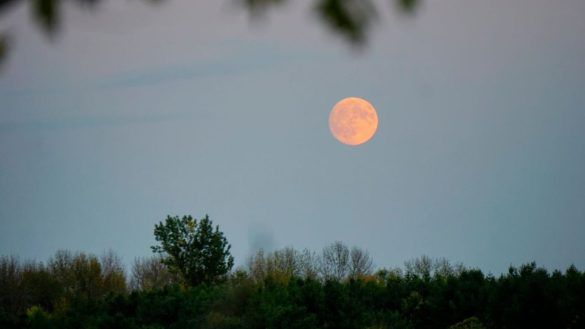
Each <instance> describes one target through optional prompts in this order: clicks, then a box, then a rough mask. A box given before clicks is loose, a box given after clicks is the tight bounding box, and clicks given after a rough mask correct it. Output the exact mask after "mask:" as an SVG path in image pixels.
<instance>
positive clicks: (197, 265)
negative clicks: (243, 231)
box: [151, 215, 234, 286]
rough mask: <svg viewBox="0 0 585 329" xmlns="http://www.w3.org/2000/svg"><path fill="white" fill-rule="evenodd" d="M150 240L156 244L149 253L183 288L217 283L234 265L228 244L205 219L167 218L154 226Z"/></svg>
mask: <svg viewBox="0 0 585 329" xmlns="http://www.w3.org/2000/svg"><path fill="white" fill-rule="evenodd" d="M154 237H155V239H156V241H158V242H159V243H160V244H158V245H154V246H152V247H151V248H152V251H153V252H155V253H158V254H161V255H162V256H163V258H162V262H163V264H165V265H167V266H168V268H169V269H170V270H171V271H173V272H176V273H179V274H180V275H181V277H182V278H183V279H184V281H185V283H187V284H190V285H193V286H195V285H198V284H200V283H213V282H217V281H219V280H221V279H222V277H223V276H224V275H225V274H227V273H228V272H229V271H230V270H231V269H232V266H233V265H234V258H233V257H232V256H231V254H230V248H231V246H230V244H229V243H228V242H227V239H226V238H225V237H224V235H223V233H222V232H221V231H220V230H219V226H215V228H214V227H213V223H212V221H211V220H210V219H209V216H208V215H205V217H203V218H202V219H201V220H199V221H197V219H194V218H193V217H191V216H183V217H182V218H179V217H178V216H175V217H171V216H167V218H166V220H165V221H164V222H159V223H158V224H156V225H155V228H154Z"/></svg>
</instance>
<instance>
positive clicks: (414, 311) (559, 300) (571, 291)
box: [0, 254, 585, 329]
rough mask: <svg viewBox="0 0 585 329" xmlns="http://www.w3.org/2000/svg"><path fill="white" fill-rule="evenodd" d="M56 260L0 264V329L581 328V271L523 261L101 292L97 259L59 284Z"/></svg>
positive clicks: (83, 259) (237, 278) (84, 261)
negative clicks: (497, 267) (494, 271)
mask: <svg viewBox="0 0 585 329" xmlns="http://www.w3.org/2000/svg"><path fill="white" fill-rule="evenodd" d="M80 255H81V256H80ZM60 257H61V258H63V256H60ZM58 260H59V257H56V259H54V260H53V261H52V263H51V264H53V267H51V266H49V267H44V266H42V265H39V264H37V265H35V266H33V265H31V264H24V265H22V264H20V263H19V262H18V261H17V260H16V259H14V258H2V262H1V263H0V327H1V328H7V329H9V328H62V329H68V328H76V329H77V328H112V329H115V328H127V329H133V328H143V329H147V328H148V329H154V328H275V329H276V328H278V329H286V328H311V329H312V328H335V329H344V328H347V329H350V328H476V329H479V328H583V327H584V326H585V321H584V320H585V273H583V272H581V271H579V270H577V269H576V268H574V267H570V268H569V269H567V270H566V271H565V272H560V271H555V272H553V273H549V272H548V271H546V270H545V269H543V268H539V267H537V266H536V265H535V264H534V263H531V264H526V265H523V266H521V267H519V268H514V267H512V268H510V270H509V272H508V273H507V274H505V275H502V276H500V277H498V278H495V277H492V276H485V275H484V274H483V273H482V272H481V271H479V270H476V269H465V268H459V269H457V270H452V271H440V270H433V271H431V272H430V273H427V272H424V271H423V272H417V271H416V270H412V269H411V270H408V269H407V271H406V272H405V273H404V274H402V273H401V271H398V270H394V271H387V270H381V271H379V272H378V273H376V274H375V275H365V276H361V277H359V278H357V279H356V278H351V277H347V278H344V279H342V280H335V279H323V278H310V277H298V276H294V275H293V276H290V277H288V278H287V279H283V278H282V276H272V275H270V274H267V275H265V276H264V277H263V278H262V279H259V278H252V277H251V276H249V275H248V272H246V271H242V270H240V271H236V272H235V273H233V274H231V275H230V277H229V278H228V279H227V280H225V281H223V282H217V283H211V284H205V283H203V284H199V285H197V286H194V287H190V286H184V285H181V284H176V283H174V284H169V285H166V286H163V287H155V288H150V289H146V290H135V291H132V292H127V290H125V289H122V288H123V287H118V288H112V287H108V286H107V283H106V280H103V278H105V277H106V273H105V272H104V271H101V272H100V271H98V270H97V268H103V265H102V263H103V261H102V263H97V264H96V263H95V261H96V258H94V257H92V256H85V255H83V254H78V255H77V256H75V257H72V258H71V259H69V260H68V261H69V262H70V263H71V264H74V266H72V267H71V271H73V273H77V277H75V276H69V275H65V276H64V277H67V278H69V279H68V280H70V281H63V280H64V279H63V278H62V277H59V276H58V275H57V274H56V272H55V269H54V268H55V266H56V265H55V263H56V262H57V261H58ZM66 261H67V259H66ZM423 263H424V262H423ZM75 264H77V265H75ZM84 266H85V267H84ZM84 268H85V269H84ZM92 268H93V269H94V272H95V273H93V274H92V272H91V271H89V270H91V269H92ZM88 277H89V278H95V279H96V280H95V282H94V283H92V284H95V287H94V288H91V289H90V288H89V287H88V286H87V285H85V286H83V285H81V283H83V282H85V283H87V282H89V281H87V280H86V279H87V278H88ZM99 278H102V279H99ZM88 289H90V290H91V291H100V293H92V294H89V293H88V291H89V290H88ZM92 289H93V290H92ZM76 290H78V291H76Z"/></svg>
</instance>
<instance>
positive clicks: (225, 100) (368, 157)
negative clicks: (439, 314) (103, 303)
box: [0, 0, 585, 273]
mask: <svg viewBox="0 0 585 329" xmlns="http://www.w3.org/2000/svg"><path fill="white" fill-rule="evenodd" d="M311 3H312V2H311V1H307V0H304V1H290V2H289V3H288V4H286V5H284V6H283V7H278V8H274V10H271V11H269V12H268V13H267V15H266V16H265V17H263V19H260V20H259V21H251V20H250V17H249V15H248V14H247V13H246V12H244V11H242V10H240V9H239V8H238V7H237V6H235V5H234V4H233V3H232V2H230V1H229V0H223V1H204V2H203V1H196V2H194V1H191V0H170V1H166V2H165V3H162V4H160V5H156V6H152V5H146V4H143V3H142V2H138V1H106V2H105V3H102V4H101V5H100V7H101V8H99V10H96V11H88V10H84V9H83V8H77V7H76V6H67V7H64V9H65V13H64V20H63V23H64V24H63V27H62V30H61V31H60V33H58V34H57V35H56V36H55V38H54V39H53V40H50V39H49V38H47V37H46V36H45V35H44V34H43V32H42V31H40V30H39V29H38V28H37V26H35V25H34V24H33V23H32V22H31V19H30V12H29V8H27V7H26V3H25V4H23V5H19V6H18V7H16V8H14V9H12V10H10V11H9V12H7V13H5V14H4V15H3V16H2V18H1V21H0V31H8V32H9V33H10V34H11V36H12V39H11V40H12V43H11V45H12V47H11V51H10V53H9V55H8V58H7V59H6V60H5V62H4V63H3V65H2V67H0V255H6V254H16V255H19V256H20V257H22V258H36V259H39V260H46V259H47V258H48V257H50V256H51V255H52V254H53V253H54V252H55V251H56V250H58V249H61V248H65V249H71V250H81V251H87V252H94V253H101V252H102V251H104V250H106V249H109V248H112V249H113V250H115V251H117V252H118V254H119V255H121V256H122V258H123V259H124V261H126V262H127V263H129V262H131V261H132V259H133V258H134V257H135V256H145V255H149V254H150V249H149V246H150V245H151V244H152V243H153V242H154V238H153V234H152V231H153V227H154V224H155V223H156V222H158V221H161V220H163V219H164V218H165V217H166V215H167V214H171V215H183V214H192V215H193V216H195V217H197V218H199V217H200V216H202V215H204V214H205V213H207V214H209V215H210V217H211V219H212V220H213V221H214V222H215V223H216V224H219V225H220V227H221V229H222V230H223V231H224V232H225V234H226V236H227V238H228V240H229V241H230V243H231V244H232V252H233V255H234V256H235V258H236V262H237V263H238V264H242V263H244V262H245V258H246V257H247V256H248V255H249V254H250V252H251V251H252V250H254V249H256V248H259V247H263V248H267V249H273V248H280V247H284V246H294V247H295V248H298V249H302V248H310V249H314V250H319V249H320V248H321V247H323V246H324V245H326V244H328V243H330V242H333V241H335V240H341V241H344V242H346V243H347V244H349V245H357V246H360V247H363V248H365V249H368V250H369V251H370V253H371V254H372V255H373V257H374V260H375V263H376V265H377V266H389V267H391V266H400V265H402V263H403V262H404V261H405V260H408V259H410V258H413V257H417V256H420V255H422V254H426V255H429V256H431V257H446V258H447V259H449V260H452V261H455V262H463V263H465V264H466V265H469V266H477V267H479V268H481V269H483V270H485V271H488V272H492V273H499V272H501V271H505V270H506V269H507V267H508V266H509V265H510V264H514V265H519V264H521V263H524V262H528V261H532V260H534V261H536V262H537V263H538V264H540V265H544V266H546V267H548V268H561V269H564V268H566V267H567V266H568V265H570V264H571V263H574V264H575V265H577V266H578V267H579V268H581V269H583V268H585V243H584V242H583V241H585V42H584V41H585V40H584V39H583V36H584V35H585V1H582V0H563V1H551V0H514V1H507V0H490V1H479V0H474V1H469V0H440V1H439V0H427V1H425V2H423V4H422V6H421V7H420V8H419V10H418V11H417V13H416V15H413V16H404V15H399V14H398V13H397V12H396V11H395V10H394V8H393V6H392V5H391V4H390V3H389V2H388V1H381V2H378V3H379V5H380V6H379V9H380V12H379V17H378V21H377V22H376V24H374V26H373V27H372V29H371V33H370V34H369V40H368V42H367V44H366V45H365V47H363V48H362V49H356V48H353V47H351V46H350V45H348V44H347V43H346V42H344V41H343V40H342V39H340V38H339V37H338V36H336V35H334V34H333V33H332V32H331V31H329V30H328V29H326V28H325V27H324V26H323V25H322V22H320V21H319V20H318V19H317V18H316V17H315V15H314V13H313V12H312V11H311ZM348 96H359V97H363V98H366V99H368V100H369V101H370V102H371V103H372V104H373V105H374V106H375V107H376V109H377V111H378V117H379V127H378V132H377V134H376V135H375V136H374V138H373V139H372V140H371V141H370V142H368V143H367V144H364V145H362V146H360V147H348V146H345V145H342V144H340V143H339V142H337V141H336V140H335V139H334V138H333V137H332V136H331V134H330V133H329V129H328V126H327V119H328V115H329V111H330V110H331V107H332V106H333V105H334V104H335V103H336V102H337V101H338V100H340V99H342V98H344V97H348Z"/></svg>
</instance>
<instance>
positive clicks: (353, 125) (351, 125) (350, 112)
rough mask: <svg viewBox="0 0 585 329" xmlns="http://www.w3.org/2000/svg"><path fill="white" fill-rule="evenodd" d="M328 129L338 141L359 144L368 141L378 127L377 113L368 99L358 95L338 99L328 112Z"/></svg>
mask: <svg viewBox="0 0 585 329" xmlns="http://www.w3.org/2000/svg"><path fill="white" fill-rule="evenodd" d="M329 129H330V130H331V133H332V134H333V137H335V138H336V139H337V140H338V141H340V142H341V143H343V144H346V145H352V146H356V145H360V144H363V143H365V142H367V141H369V140H370V139H371V138H372V137H373V136H374V134H375V133H376V129H378V114H376V109H375V108H374V107H373V106H372V104H370V103H369V102H368V101H366V100H365V99H362V98H358V97H348V98H344V99H342V100H340V101H339V102H338V103H337V104H335V106H333V109H332V110H331V114H329Z"/></svg>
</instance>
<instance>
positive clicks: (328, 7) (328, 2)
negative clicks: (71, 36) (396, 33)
mask: <svg viewBox="0 0 585 329" xmlns="http://www.w3.org/2000/svg"><path fill="white" fill-rule="evenodd" d="M143 1H145V2H149V3H159V2H164V1H166V0H143ZM21 2H24V1H23V0H0V17H2V15H3V14H5V12H6V11H8V10H9V9H10V8H12V7H14V6H15V5H17V4H19V3H21ZM29 2H30V6H31V10H32V12H31V15H32V18H33V19H34V21H35V22H36V24H37V25H38V26H39V27H40V28H41V29H42V30H43V31H44V32H45V33H46V34H47V36H48V37H50V38H51V37H53V36H55V34H56V33H57V32H58V31H59V28H60V27H61V25H62V24H63V22H62V13H61V11H62V7H63V6H65V5H71V4H76V5H81V6H84V7H87V8H88V9H97V8H99V3H100V2H101V0H30V1H29ZM234 2H235V3H236V4H238V5H240V6H241V7H242V8H244V9H245V10H248V11H249V12H250V14H251V16H252V17H258V16H259V15H260V14H262V13H264V12H265V11H267V10H268V9H269V8H271V7H274V6H277V5H281V4H283V3H285V2H287V0H237V1H234ZM394 2H395V4H396V6H397V8H398V9H399V10H400V11H401V12H403V13H412V12H414V9H415V8H416V6H417V4H418V2H419V0H394ZM314 8H315V10H316V12H317V14H318V15H317V16H318V17H319V18H320V19H321V21H322V22H323V23H324V24H325V25H326V26H327V27H328V28H329V29H331V30H332V31H333V32H335V33H337V34H339V35H340V36H342V37H343V38H344V39H345V40H347V41H348V42H349V43H350V44H353V45H358V46H359V45H362V44H363V43H364V42H365V41H366V39H367V32H368V29H369V27H370V25H371V23H372V20H373V19H375V18H376V17H377V16H376V12H377V9H376V6H375V5H374V3H373V2H372V1H371V0H315V7H314ZM8 40H9V38H8V34H7V33H6V31H0V64H1V63H2V60H3V59H4V57H5V56H6V54H7V50H8V46H9V42H8Z"/></svg>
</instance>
